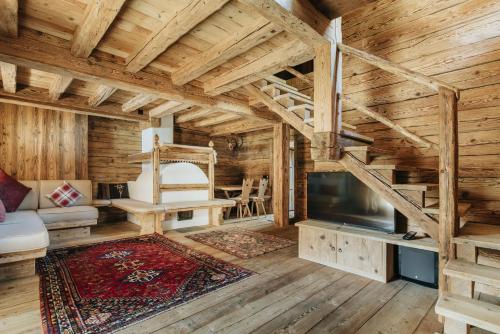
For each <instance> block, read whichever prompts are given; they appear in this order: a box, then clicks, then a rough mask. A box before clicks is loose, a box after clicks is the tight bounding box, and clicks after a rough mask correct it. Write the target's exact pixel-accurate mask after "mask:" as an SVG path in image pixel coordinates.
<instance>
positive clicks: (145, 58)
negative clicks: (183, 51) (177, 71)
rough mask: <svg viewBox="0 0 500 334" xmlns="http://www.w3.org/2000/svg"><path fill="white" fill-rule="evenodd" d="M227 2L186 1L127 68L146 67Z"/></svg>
mask: <svg viewBox="0 0 500 334" xmlns="http://www.w3.org/2000/svg"><path fill="white" fill-rule="evenodd" d="M227 2H229V0H210V1H206V0H191V1H189V2H187V1H186V6H185V7H183V8H182V9H181V10H180V11H179V12H178V13H177V14H176V15H175V17H174V18H172V19H171V20H169V21H168V22H167V24H166V25H165V26H164V27H162V29H161V30H160V31H158V32H156V33H155V34H153V36H152V38H151V39H150V40H146V41H145V42H144V44H143V45H142V46H141V47H140V48H139V49H138V52H137V53H136V54H134V55H132V56H131V57H130V59H131V60H130V61H129V63H128V65H127V70H128V71H130V72H138V71H140V70H141V69H143V68H144V67H146V66H147V65H148V64H149V63H151V62H152V61H153V60H155V59H156V57H158V56H159V55H160V54H162V53H163V52H165V51H166V50H167V49H168V48H169V47H170V46H171V45H172V44H174V43H175V42H176V41H177V40H178V39H179V38H181V37H182V36H184V35H185V34H186V33H188V32H189V31H191V29H193V28H194V27H196V26H197V25H198V24H200V23H201V22H203V21H204V20H205V19H207V18H208V17H209V16H211V15H212V14H213V13H215V12H217V11H218V10H219V9H221V8H222V6H224V5H225V4H226V3H227Z"/></svg>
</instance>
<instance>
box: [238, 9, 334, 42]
mask: <svg viewBox="0 0 500 334" xmlns="http://www.w3.org/2000/svg"><path fill="white" fill-rule="evenodd" d="M239 1H240V2H241V3H244V4H245V5H246V6H248V7H250V8H252V9H253V10H255V11H257V12H258V13H260V14H261V15H262V16H264V17H265V18H266V19H268V20H269V21H271V22H273V23H274V24H276V25H277V26H279V27H281V28H282V29H283V30H285V31H288V32H289V33H291V34H293V35H294V36H296V37H297V38H298V39H299V40H301V41H302V42H303V43H305V44H307V45H309V46H310V47H312V48H316V47H318V46H321V45H323V44H326V43H329V42H328V41H329V40H330V39H327V38H325V36H332V37H334V36H335V32H334V31H332V30H331V27H330V20H329V19H328V18H326V17H325V16H324V15H323V14H321V13H320V12H319V11H318V10H317V9H316V8H314V6H313V5H312V4H311V3H310V2H309V1H307V0H239Z"/></svg>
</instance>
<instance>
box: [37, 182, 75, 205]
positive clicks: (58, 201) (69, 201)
mask: <svg viewBox="0 0 500 334" xmlns="http://www.w3.org/2000/svg"><path fill="white" fill-rule="evenodd" d="M45 196H47V198H48V199H50V200H51V201H52V202H53V203H54V204H55V205H57V206H58V207H61V208H65V207H68V206H72V205H73V204H75V203H76V201H78V200H79V199H80V198H82V197H83V195H82V194H81V193H80V192H79V191H78V190H76V189H75V188H73V186H72V185H71V184H69V183H68V182H66V181H64V183H63V184H62V186H59V187H57V188H56V189H55V190H54V191H53V192H52V193H50V194H47V195H45Z"/></svg>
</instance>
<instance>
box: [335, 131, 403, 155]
mask: <svg viewBox="0 0 500 334" xmlns="http://www.w3.org/2000/svg"><path fill="white" fill-rule="evenodd" d="M342 124H344V123H342ZM344 152H369V153H370V154H371V155H391V154H393V152H391V151H389V150H386V149H383V148H378V147H374V146H346V147H344Z"/></svg>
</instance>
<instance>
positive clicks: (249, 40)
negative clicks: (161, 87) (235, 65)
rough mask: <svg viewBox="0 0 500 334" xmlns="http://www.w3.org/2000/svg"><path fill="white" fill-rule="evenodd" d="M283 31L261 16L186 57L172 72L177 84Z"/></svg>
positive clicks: (181, 83)
mask: <svg viewBox="0 0 500 334" xmlns="http://www.w3.org/2000/svg"><path fill="white" fill-rule="evenodd" d="M279 32H281V29H280V28H278V27H276V26H275V25H274V24H272V23H269V21H268V20H266V19H264V18H261V19H258V20H256V22H254V23H253V24H252V25H250V26H248V27H245V28H244V29H242V30H241V31H239V32H238V33H236V34H235V35H233V36H230V37H228V38H227V39H226V40H224V41H222V42H221V43H219V44H216V45H214V46H213V47H212V48H210V49H208V50H206V51H205V52H202V53H200V54H199V55H196V56H193V57H191V58H188V59H186V61H184V63H183V64H182V65H181V66H179V69H178V70H176V71H175V72H174V73H173V74H172V81H173V82H174V84H176V85H184V84H186V83H188V82H190V81H191V80H194V79H196V78H198V77H200V76H201V75H203V74H205V73H207V72H208V71H210V70H212V69H214V68H215V67H217V66H219V65H222V64H224V63H225V62H227V61H228V60H230V59H232V58H234V57H236V56H238V55H240V54H242V53H244V52H246V51H248V50H250V49H251V48H253V47H254V46H256V45H259V44H261V43H263V42H265V41H267V40H268V39H270V38H271V37H273V36H275V35H276V34H278V33H279Z"/></svg>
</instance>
